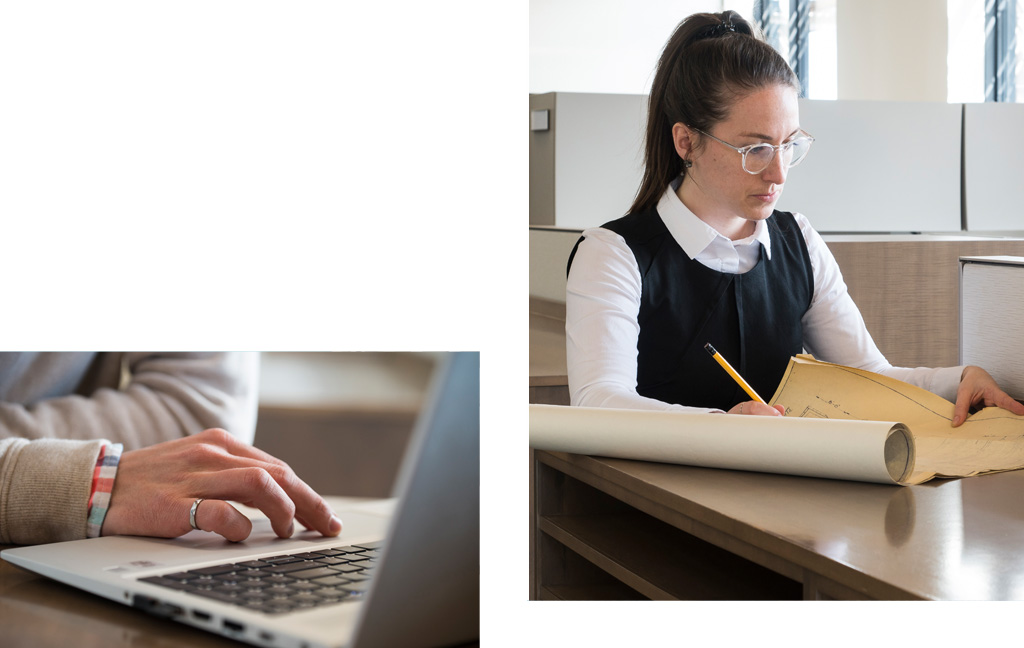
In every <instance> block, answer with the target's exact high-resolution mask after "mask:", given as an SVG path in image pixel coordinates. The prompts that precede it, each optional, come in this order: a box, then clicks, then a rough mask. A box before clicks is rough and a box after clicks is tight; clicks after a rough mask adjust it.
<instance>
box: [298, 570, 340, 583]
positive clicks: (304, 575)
mask: <svg viewBox="0 0 1024 648" xmlns="http://www.w3.org/2000/svg"><path fill="white" fill-rule="evenodd" d="M337 573H338V572H336V571H335V570H334V569H332V568H331V567H314V568H313V569H303V570H300V571H293V572H291V573H289V574H288V575H289V576H291V577H292V578H299V579H302V580H309V579H311V578H320V577H321V576H334V575H335V574H337Z"/></svg>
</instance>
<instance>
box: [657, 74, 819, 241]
mask: <svg viewBox="0 0 1024 648" xmlns="http://www.w3.org/2000/svg"><path fill="white" fill-rule="evenodd" d="M798 111H799V108H798V104H797V94H796V91H795V90H793V88H791V87H789V86H788V85H774V86H769V87H766V88H763V89H761V90H757V91H755V92H753V93H751V94H748V95H746V96H744V97H743V98H742V99H739V100H738V101H737V102H736V103H734V104H733V106H732V108H731V109H730V111H729V116H728V118H726V119H725V120H724V121H722V122H719V123H718V124H715V125H714V126H713V127H712V128H711V130H710V131H708V132H709V133H710V134H711V135H714V136H715V137H717V138H718V139H720V140H722V141H724V142H728V143H729V144H732V145H733V146H735V147H737V148H742V147H744V146H749V145H750V144H760V143H762V142H764V143H768V144H782V143H783V142H785V141H787V140H789V139H792V138H793V137H795V136H797V135H798V131H799V129H800V120H799V114H798ZM678 126H679V125H677V128H676V130H675V131H674V134H675V137H676V142H677V150H678V151H679V152H680V154H681V155H682V154H683V153H684V152H686V153H688V159H689V160H690V161H691V162H692V163H693V166H692V167H690V168H689V169H688V170H687V171H686V176H685V177H684V179H683V182H682V184H681V185H680V186H679V192H678V193H679V197H680V199H681V200H682V201H683V204H685V205H686V206H687V207H689V208H690V210H691V211H693V213H694V214H696V215H697V217H698V218H700V219H701V220H703V221H704V222H706V223H708V224H709V225H711V226H712V227H714V228H715V229H716V230H718V231H719V232H720V233H721V234H722V235H724V236H727V237H729V238H731V239H733V240H736V239H740V238H744V237H746V236H749V235H750V234H752V233H753V222H754V221H758V220H764V219H765V218H768V217H769V216H771V214H772V211H773V210H774V209H775V203H776V202H777V201H778V199H779V196H781V195H782V186H783V184H784V183H785V182H786V173H787V171H788V169H786V168H784V167H783V165H782V160H781V156H780V155H776V156H775V157H774V158H773V159H772V161H771V163H770V164H769V165H768V167H767V168H766V169H764V170H763V171H761V172H760V173H758V174H750V173H747V172H746V171H745V170H744V169H743V159H742V155H741V154H740V153H737V152H736V151H735V150H733V149H731V148H729V147H728V146H725V145H724V144H721V143H720V142H716V141H714V140H713V139H711V138H709V137H704V136H703V135H701V134H700V133H697V132H695V131H693V130H692V129H689V128H685V127H684V128H682V129H679V128H678ZM680 137H683V138H684V139H686V138H688V142H689V147H687V146H685V145H684V146H683V149H680V139H679V138H680ZM694 144H696V146H695V147H694ZM684 157H686V156H684Z"/></svg>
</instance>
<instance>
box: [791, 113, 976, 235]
mask: <svg viewBox="0 0 1024 648" xmlns="http://www.w3.org/2000/svg"><path fill="white" fill-rule="evenodd" d="M960 124H961V106H960V104H945V103H935V102H905V101H884V102H883V101H812V100H808V99H801V100H800V125H801V127H802V128H803V129H804V130H806V131H807V132H808V133H810V134H811V135H813V136H814V137H815V141H814V144H813V145H812V146H811V151H810V153H808V154H807V159H806V160H804V161H803V162H802V163H801V164H800V166H798V167H795V168H793V169H792V170H790V172H789V177H788V178H787V179H786V184H785V188H784V189H783V192H782V197H781V198H780V199H779V203H778V205H777V207H778V209H780V210H783V211H798V212H800V213H802V214H804V215H805V216H807V218H808V219H809V220H810V222H811V224H812V225H813V226H814V228H815V229H817V230H818V231H819V232H901V233H908V232H958V231H960V229H961V228H960Z"/></svg>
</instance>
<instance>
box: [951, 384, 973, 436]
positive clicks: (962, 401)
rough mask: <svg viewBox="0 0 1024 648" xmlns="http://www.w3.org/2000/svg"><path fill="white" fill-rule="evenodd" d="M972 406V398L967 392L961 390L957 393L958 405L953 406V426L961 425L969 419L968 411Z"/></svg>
mask: <svg viewBox="0 0 1024 648" xmlns="http://www.w3.org/2000/svg"><path fill="white" fill-rule="evenodd" d="M970 408H971V398H970V396H969V395H968V394H967V393H966V392H959V393H957V395H956V405H954V406H953V427H959V426H960V425H961V424H962V423H963V422H964V421H966V420H967V412H968V411H970Z"/></svg>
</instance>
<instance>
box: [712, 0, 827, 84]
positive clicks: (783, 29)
mask: <svg viewBox="0 0 1024 648" xmlns="http://www.w3.org/2000/svg"><path fill="white" fill-rule="evenodd" d="M726 4H728V3H726ZM737 11H740V13H743V14H746V12H745V11H742V10H739V9H737ZM750 11H751V14H750V15H751V16H752V18H753V22H755V23H757V24H758V26H760V28H761V30H762V31H763V32H764V34H765V38H766V39H767V41H768V42H769V43H771V45H772V47H774V48H775V49H777V50H778V51H779V52H781V53H782V55H783V56H785V57H786V60H787V61H789V64H790V66H791V67H792V68H793V71H794V72H795V73H796V75H797V78H799V79H800V85H801V87H802V94H803V96H805V97H807V98H808V99H835V98H836V97H837V95H838V80H837V68H838V66H837V57H836V0H755V2H754V3H753V8H752V9H751V10H750Z"/></svg>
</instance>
